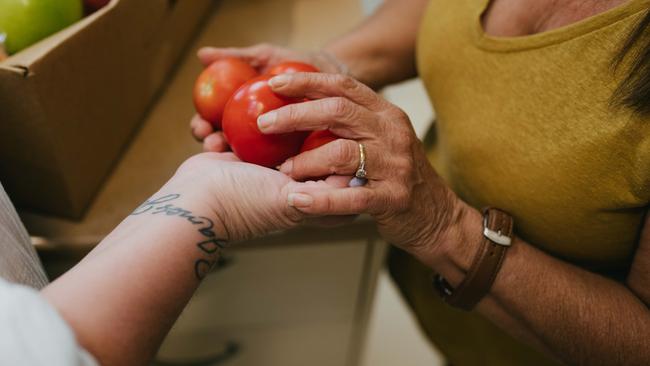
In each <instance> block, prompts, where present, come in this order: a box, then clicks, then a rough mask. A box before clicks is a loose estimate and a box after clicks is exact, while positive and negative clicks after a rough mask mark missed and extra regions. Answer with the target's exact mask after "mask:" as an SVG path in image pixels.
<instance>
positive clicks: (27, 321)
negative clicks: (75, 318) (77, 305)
mask: <svg viewBox="0 0 650 366" xmlns="http://www.w3.org/2000/svg"><path fill="white" fill-rule="evenodd" d="M0 365H23V366H32V365H34V366H36V365H38V366H41V365H48V366H73V365H74V366H87V365H88V366H90V365H97V362H96V361H95V360H94V358H93V357H92V356H91V355H90V354H89V353H88V352H86V351H85V350H84V349H83V348H81V346H79V344H78V343H77V341H76V339H75V336H74V333H73V332H72V329H70V327H69V326H68V324H67V323H66V322H65V321H64V320H63V318H62V317H61V316H60V315H59V313H58V312H57V311H56V310H55V309H54V307H53V306H52V305H50V303H49V302H47V301H46V300H45V299H44V298H43V297H42V296H41V295H40V293H39V292H38V291H36V290H34V289H32V288H30V287H27V286H23V285H17V284H11V283H9V282H7V281H5V280H3V279H2V278H0Z"/></svg>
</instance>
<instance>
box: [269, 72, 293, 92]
mask: <svg viewBox="0 0 650 366" xmlns="http://www.w3.org/2000/svg"><path fill="white" fill-rule="evenodd" d="M288 83H289V75H287V74H280V75H278V76H274V77H272V78H271V79H270V80H269V85H270V86H271V88H273V89H275V88H280V87H282V86H284V85H287V84H288Z"/></svg>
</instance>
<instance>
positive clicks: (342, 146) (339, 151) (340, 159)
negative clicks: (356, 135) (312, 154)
mask: <svg viewBox="0 0 650 366" xmlns="http://www.w3.org/2000/svg"><path fill="white" fill-rule="evenodd" d="M331 145H332V155H331V156H332V167H331V169H330V170H331V171H330V173H332V174H334V173H338V172H339V171H340V169H341V168H344V167H347V166H348V165H350V164H353V163H354V153H355V146H354V143H353V142H351V141H347V140H343V139H338V140H335V141H334V142H333V143H332V144H331Z"/></svg>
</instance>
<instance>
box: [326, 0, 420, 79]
mask: <svg viewBox="0 0 650 366" xmlns="http://www.w3.org/2000/svg"><path fill="white" fill-rule="evenodd" d="M426 5H427V1H426V0H407V1H404V0H387V1H385V3H384V4H383V5H382V6H381V7H380V8H379V9H378V10H377V11H376V12H375V13H374V14H373V15H372V16H370V17H369V18H368V19H367V20H366V21H365V22H363V23H362V24H361V25H360V26H359V27H358V28H356V29H355V30H353V31H352V32H350V33H348V34H346V35H344V36H343V37H341V38H338V39H336V40H335V41H333V42H331V43H330V44H329V45H327V46H326V47H325V50H326V51H328V52H330V53H331V54H333V55H334V56H335V57H336V58H338V59H339V60H340V61H341V62H343V63H344V64H345V65H346V66H347V67H348V68H349V71H350V74H352V76H354V77H355V78H357V79H358V80H360V81H362V82H364V83H365V84H367V85H369V86H371V87H373V88H375V89H377V88H381V87H383V86H385V85H388V84H391V83H395V82H398V81H402V80H405V79H408V78H411V77H414V76H416V69H415V43H416V38H417V33H418V29H419V25H420V19H421V17H422V14H423V13H424V9H425V7H426Z"/></svg>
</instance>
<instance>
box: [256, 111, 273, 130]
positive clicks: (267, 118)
mask: <svg viewBox="0 0 650 366" xmlns="http://www.w3.org/2000/svg"><path fill="white" fill-rule="evenodd" d="M277 118H278V114H277V113H276V112H268V113H264V114H263V115H261V116H259V117H257V127H258V128H259V129H260V130H261V131H264V130H266V129H267V128H269V127H271V125H272V124H273V123H275V120H276V119H277Z"/></svg>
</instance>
